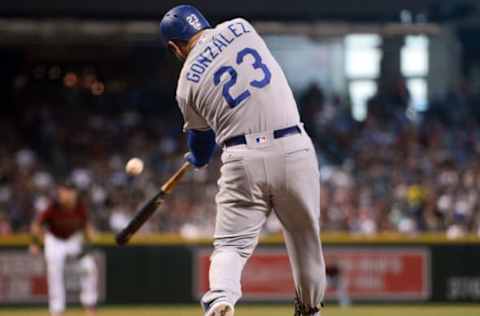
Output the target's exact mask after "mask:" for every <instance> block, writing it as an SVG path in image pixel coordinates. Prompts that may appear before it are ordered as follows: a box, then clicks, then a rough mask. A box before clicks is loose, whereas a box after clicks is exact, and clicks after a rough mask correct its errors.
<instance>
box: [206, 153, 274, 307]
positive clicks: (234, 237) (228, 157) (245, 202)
mask: <svg viewBox="0 0 480 316" xmlns="http://www.w3.org/2000/svg"><path fill="white" fill-rule="evenodd" d="M222 162H223V166H222V168H221V177H220V180H219V181H218V184H219V192H218V194H217V197H216V202H217V218H216V225H215V236H214V237H215V241H214V247H215V249H214V252H213V254H212V256H211V258H210V262H211V263H210V271H209V281H210V290H209V291H208V292H207V293H206V294H205V295H204V296H203V298H202V306H203V308H204V310H205V312H206V314H205V315H207V316H231V315H233V309H234V306H235V303H236V302H237V301H238V299H239V298H240V297H241V286H240V279H241V273H242V270H243V267H244V265H245V263H246V261H247V259H248V258H249V257H250V255H251V254H252V252H253V250H254V249H255V246H256V245H257V242H258V235H259V233H260V231H261V229H262V227H263V225H264V223H265V220H266V217H267V214H268V209H269V206H268V205H267V204H266V202H265V200H266V199H264V198H263V193H262V190H261V188H260V187H259V186H257V185H256V183H257V181H256V179H258V177H262V174H263V173H264V172H263V171H262V170H263V165H260V163H262V161H261V160H258V161H257V162H256V161H255V160H248V162H247V161H246V159H245V158H244V157H243V154H241V153H238V152H236V151H233V150H227V151H225V152H224V153H223V155H222ZM257 163H258V165H257ZM257 167H258V168H257Z"/></svg>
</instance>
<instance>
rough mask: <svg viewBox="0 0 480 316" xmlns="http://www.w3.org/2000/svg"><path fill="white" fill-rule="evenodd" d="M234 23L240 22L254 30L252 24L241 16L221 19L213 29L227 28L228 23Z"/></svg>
mask: <svg viewBox="0 0 480 316" xmlns="http://www.w3.org/2000/svg"><path fill="white" fill-rule="evenodd" d="M235 23H240V24H241V25H243V26H245V27H248V28H250V29H253V30H255V28H254V27H253V25H252V24H251V23H250V22H249V21H248V20H247V19H245V18H242V17H237V18H233V19H230V20H226V21H223V22H221V23H219V24H217V26H216V27H215V30H223V29H225V28H228V27H229V26H230V25H232V24H235Z"/></svg>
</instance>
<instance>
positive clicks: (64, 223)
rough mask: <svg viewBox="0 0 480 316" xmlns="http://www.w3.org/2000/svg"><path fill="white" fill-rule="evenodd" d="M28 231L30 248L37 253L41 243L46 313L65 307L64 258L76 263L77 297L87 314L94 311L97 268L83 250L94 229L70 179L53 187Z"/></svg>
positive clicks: (60, 311)
mask: <svg viewBox="0 0 480 316" xmlns="http://www.w3.org/2000/svg"><path fill="white" fill-rule="evenodd" d="M31 231H32V235H33V241H34V242H33V243H32V245H31V247H30V251H31V252H32V253H33V254H39V253H40V246H39V245H40V242H41V240H43V243H44V245H45V259H46V262H47V275H48V294H49V309H50V314H51V315H52V316H61V315H63V312H64V311H65V282H64V268H65V263H66V262H67V259H68V260H73V261H76V262H75V263H77V264H79V265H80V268H81V270H82V276H81V295H80V301H81V303H82V304H83V306H85V309H86V313H87V315H88V316H93V315H95V305H96V303H97V296H98V294H97V268H96V265H95V261H94V259H93V257H92V256H91V255H90V254H88V253H85V251H84V249H85V248H84V246H85V241H86V240H92V239H93V237H94V236H93V235H94V230H93V226H92V225H91V224H90V223H89V221H88V213H87V210H86V208H85V205H84V204H83V202H82V201H81V199H80V197H79V193H78V191H77V190H76V189H75V187H74V186H73V185H72V184H71V183H70V182H65V183H62V184H60V185H59V186H58V187H57V189H56V196H55V198H54V199H53V200H52V202H51V203H50V205H49V206H48V207H47V209H46V210H44V211H43V212H40V213H39V215H38V216H37V218H36V219H35V221H34V222H33V224H32V228H31Z"/></svg>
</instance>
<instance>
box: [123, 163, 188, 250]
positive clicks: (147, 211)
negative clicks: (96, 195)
mask: <svg viewBox="0 0 480 316" xmlns="http://www.w3.org/2000/svg"><path fill="white" fill-rule="evenodd" d="M190 167H191V165H190V163H189V162H185V163H184V164H183V166H182V167H181V168H180V169H178V171H177V172H176V173H175V174H174V175H173V176H172V177H171V178H170V179H168V180H167V182H165V184H164V185H163V186H162V188H161V189H160V191H159V192H158V193H157V194H155V196H154V197H153V198H151V199H150V200H149V201H148V202H147V203H145V205H144V206H143V207H142V208H141V209H140V210H138V211H137V213H136V214H135V216H134V217H133V219H132V220H131V221H130V223H128V225H127V227H125V228H124V229H123V230H122V231H121V232H119V233H118V234H117V236H115V240H116V242H117V245H125V244H126V243H128V241H129V240H130V238H131V237H132V236H133V234H135V233H136V232H137V230H139V229H140V227H142V225H143V224H144V223H145V222H146V221H147V220H148V219H149V218H150V217H151V216H152V214H153V213H154V212H155V211H156V210H157V208H158V206H159V205H160V204H162V202H163V201H164V199H165V196H166V195H167V194H168V193H170V192H171V191H172V190H173V188H174V187H175V186H176V185H177V183H178V181H179V180H180V179H181V178H182V177H183V175H184V174H185V173H186V172H187V171H188V169H189V168H190Z"/></svg>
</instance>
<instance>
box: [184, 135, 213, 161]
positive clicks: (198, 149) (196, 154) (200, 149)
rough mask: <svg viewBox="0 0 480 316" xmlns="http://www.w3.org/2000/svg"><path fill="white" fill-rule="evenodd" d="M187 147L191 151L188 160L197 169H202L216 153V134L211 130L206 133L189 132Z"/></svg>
mask: <svg viewBox="0 0 480 316" xmlns="http://www.w3.org/2000/svg"><path fill="white" fill-rule="evenodd" d="M187 145H188V149H189V151H190V156H189V157H187V160H188V161H190V162H191V163H192V164H193V165H194V166H195V167H202V166H204V165H206V164H207V163H208V162H209V161H210V159H211V158H212V156H213V152H214V151H215V147H216V144H215V133H214V132H213V131H212V130H211V129H209V130H206V131H199V130H193V129H191V130H188V131H187Z"/></svg>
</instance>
